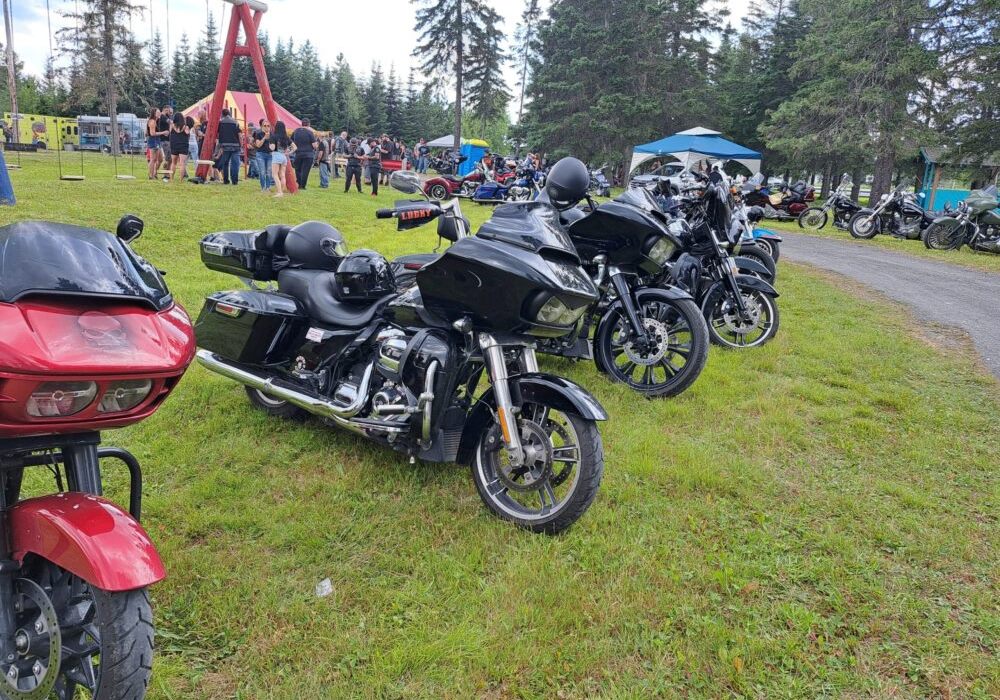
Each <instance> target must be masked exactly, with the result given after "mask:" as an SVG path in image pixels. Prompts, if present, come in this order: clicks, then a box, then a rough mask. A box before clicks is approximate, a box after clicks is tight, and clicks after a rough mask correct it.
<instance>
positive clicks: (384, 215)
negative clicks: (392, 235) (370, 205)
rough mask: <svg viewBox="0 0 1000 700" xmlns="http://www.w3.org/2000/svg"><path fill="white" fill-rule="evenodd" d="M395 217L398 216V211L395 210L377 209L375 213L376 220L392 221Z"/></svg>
mask: <svg viewBox="0 0 1000 700" xmlns="http://www.w3.org/2000/svg"><path fill="white" fill-rule="evenodd" d="M394 216H396V210H395V209H377V210H376V211H375V218H376V219H391V218H393V217H394Z"/></svg>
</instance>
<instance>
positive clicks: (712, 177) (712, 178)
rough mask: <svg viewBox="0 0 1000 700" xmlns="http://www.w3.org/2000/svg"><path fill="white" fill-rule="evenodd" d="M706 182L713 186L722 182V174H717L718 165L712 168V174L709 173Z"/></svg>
mask: <svg viewBox="0 0 1000 700" xmlns="http://www.w3.org/2000/svg"><path fill="white" fill-rule="evenodd" d="M708 181H709V182H711V183H712V184H713V185H718V184H719V183H720V182H722V173H720V172H719V166H718V165H713V166H712V172H711V173H709V175H708Z"/></svg>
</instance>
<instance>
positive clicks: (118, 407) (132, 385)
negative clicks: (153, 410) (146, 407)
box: [97, 379, 153, 413]
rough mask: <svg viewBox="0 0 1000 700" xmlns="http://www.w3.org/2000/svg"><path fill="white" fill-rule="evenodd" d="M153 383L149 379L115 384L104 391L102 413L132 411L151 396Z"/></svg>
mask: <svg viewBox="0 0 1000 700" xmlns="http://www.w3.org/2000/svg"><path fill="white" fill-rule="evenodd" d="M152 388H153V382H151V381H150V380H148V379H126V380H122V381H118V382H113V383H111V384H109V385H108V386H107V388H106V389H105V390H104V395H103V396H101V406H100V408H98V409H97V410H98V411H99V412H100V413H117V412H120V411H130V410H132V409H133V408H135V407H136V406H138V405H139V404H140V403H142V402H143V400H144V399H145V398H146V397H147V396H148V395H149V390H150V389H152Z"/></svg>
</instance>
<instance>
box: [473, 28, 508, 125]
mask: <svg viewBox="0 0 1000 700" xmlns="http://www.w3.org/2000/svg"><path fill="white" fill-rule="evenodd" d="M490 12H491V13H492V14H491V15H490V16H489V18H488V26H491V27H492V26H496V25H498V24H499V23H500V15H498V14H497V13H496V12H494V11H493V10H490ZM501 39H502V36H501V35H500V33H499V32H497V31H493V30H489V31H487V32H486V33H485V34H484V36H483V37H482V40H481V41H479V42H477V43H475V44H473V45H471V46H470V47H469V53H468V59H467V64H468V65H467V72H468V77H467V80H468V92H467V97H468V107H469V109H470V110H471V113H472V116H473V117H474V118H475V119H476V120H477V121H478V122H479V124H478V129H479V134H480V135H481V134H482V133H484V132H485V131H486V124H487V123H488V122H493V121H499V120H501V119H502V118H503V117H504V116H505V115H506V113H507V104H508V103H509V102H510V93H509V92H508V91H507V83H506V81H505V80H504V77H503V64H504V62H505V58H506V57H505V56H504V54H503V48H502V47H501V45H500V44H501ZM504 136H506V129H504Z"/></svg>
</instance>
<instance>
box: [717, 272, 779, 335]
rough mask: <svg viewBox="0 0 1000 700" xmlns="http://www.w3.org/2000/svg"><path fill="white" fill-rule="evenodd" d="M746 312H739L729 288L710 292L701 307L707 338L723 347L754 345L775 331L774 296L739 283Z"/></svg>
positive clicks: (776, 329)
mask: <svg viewBox="0 0 1000 700" xmlns="http://www.w3.org/2000/svg"><path fill="white" fill-rule="evenodd" d="M740 293H741V294H742V296H743V304H744V307H745V308H746V315H741V314H740V311H739V307H737V305H736V300H735V299H734V298H733V295H732V293H731V292H730V291H729V289H724V290H723V291H722V293H720V294H710V295H709V296H708V297H706V299H705V303H704V307H703V309H702V311H703V312H704V314H705V320H706V321H707V322H708V334H709V338H710V339H711V341H712V342H713V343H715V344H716V345H722V346H723V347H727V348H754V347H758V346H760V345H763V344H764V343H766V342H767V341H769V340H770V339H771V338H773V337H774V336H775V335H776V334H777V333H778V305H777V303H776V302H775V301H774V297H772V296H771V295H769V294H765V293H764V292H761V291H758V290H756V289H752V288H750V287H746V286H744V285H742V284H741V285H740Z"/></svg>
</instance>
